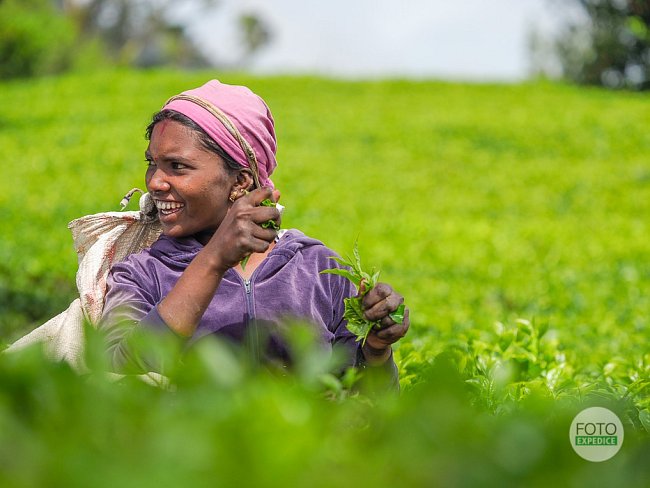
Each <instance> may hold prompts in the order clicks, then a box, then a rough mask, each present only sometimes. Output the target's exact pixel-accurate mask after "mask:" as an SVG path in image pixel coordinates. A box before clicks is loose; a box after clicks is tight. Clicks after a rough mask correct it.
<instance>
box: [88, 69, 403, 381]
mask: <svg viewBox="0 0 650 488" xmlns="http://www.w3.org/2000/svg"><path fill="white" fill-rule="evenodd" d="M147 137H148V139H149V146H148V148H147V150H146V153H145V155H146V160H147V163H148V166H147V172H146V185H147V190H148V191H149V194H150V196H151V198H152V200H153V202H154V203H155V207H156V209H157V214H158V219H159V221H160V223H161V226H162V230H163V235H162V236H161V237H160V238H159V239H158V240H157V241H156V242H155V243H154V244H153V245H152V246H151V247H150V248H147V249H145V250H143V251H141V252H139V253H137V254H132V255H131V256H129V257H128V258H127V259H126V260H125V261H123V262H120V263H117V264H115V265H114V266H113V267H112V269H111V271H110V274H109V277H108V280H107V294H106V302H105V307H104V312H103V316H102V320H101V323H100V326H101V328H102V329H104V330H105V331H106V333H107V337H108V342H109V348H110V352H111V356H112V359H113V363H114V365H115V367H116V368H117V369H123V368H128V367H129V366H133V365H142V361H143V360H142V358H140V357H138V355H137V353H136V352H135V350H134V348H133V346H132V342H131V341H130V339H131V338H132V337H134V336H137V335H138V334H139V333H146V332H147V331H149V330H156V331H166V332H168V333H170V334H173V335H175V336H177V337H179V338H181V340H184V341H188V342H189V344H191V343H193V342H195V341H197V340H199V339H200V338H202V337H205V336H208V335H216V336H218V337H221V338H224V339H229V340H232V341H234V342H236V343H241V342H243V341H244V340H245V338H250V337H251V336H253V337H255V340H256V342H259V343H260V344H262V347H261V348H258V349H259V350H261V353H260V357H259V359H260V360H261V361H263V362H272V363H278V362H279V363H280V364H282V365H290V364H291V362H292V358H291V354H290V351H289V350H288V348H287V347H286V344H285V343H284V340H283V337H282V334H281V333H280V332H279V331H280V328H281V327H280V326H281V324H283V323H287V319H299V320H301V321H305V322H307V323H309V324H311V325H312V326H313V327H314V328H315V330H316V332H317V333H316V334H315V336H316V337H318V338H319V340H320V341H321V342H322V343H323V345H325V346H327V347H329V348H330V349H331V350H339V351H340V353H339V354H340V355H341V356H342V357H343V358H344V364H343V366H372V367H379V368H378V369H379V370H385V371H387V372H389V373H390V377H391V379H392V383H393V384H394V385H396V384H397V370H396V367H395V364H394V362H393V359H392V348H391V344H393V343H394V342H396V341H397V340H399V339H400V338H401V337H403V336H404V335H405V334H406V331H407V330H408V326H409V321H408V312H407V313H406V314H405V317H404V320H403V322H402V323H396V322H395V321H394V320H393V319H392V318H391V317H390V314H391V313H392V312H394V311H395V310H396V309H397V308H398V307H399V306H400V305H401V303H402V301H403V299H402V297H401V296H400V295H399V294H397V293H396V292H394V291H393V290H392V288H391V287H390V286H388V285H386V284H380V285H378V286H376V287H375V288H373V289H372V290H371V291H370V292H368V293H367V294H366V295H365V296H364V298H363V312H364V315H365V316H366V318H367V319H368V320H371V321H377V322H379V323H380V325H381V328H380V329H378V330H374V331H373V332H372V333H371V334H370V335H369V336H368V337H367V339H366V341H365V343H364V344H363V345H362V344H359V343H358V342H356V341H355V336H354V334H352V333H351V332H350V331H349V330H348V329H347V327H346V320H345V318H344V299H345V298H348V297H350V296H352V295H354V293H355V290H354V288H353V287H352V286H351V284H350V282H349V281H348V280H346V279H345V278H344V277H342V276H338V275H335V274H322V273H321V272H322V271H324V270H326V269H329V268H331V267H333V266H338V265H337V264H336V262H335V261H333V260H332V259H330V258H331V257H332V256H335V253H334V252H333V251H331V250H330V249H328V248H327V247H325V246H324V245H323V244H322V243H321V242H319V241H317V240H315V239H311V238H309V237H307V236H305V235H304V234H303V233H302V232H300V231H298V230H296V229H290V230H286V231H285V230H281V231H277V230H275V229H274V228H273V227H276V226H272V227H270V228H269V226H267V225H262V224H264V223H266V222H268V221H272V222H275V223H276V224H278V225H277V227H278V228H279V222H280V212H279V210H278V209H277V208H275V207H274V206H267V205H266V204H263V202H265V203H266V202H267V201H271V202H277V200H278V199H279V197H280V193H279V191H278V190H276V189H274V185H273V182H272V181H271V179H270V175H271V173H272V172H273V170H274V168H275V167H276V160H275V150H276V139H275V130H274V122H273V118H272V116H271V113H270V111H269V109H268V107H267V106H266V104H265V103H264V101H263V100H262V99H261V98H259V97H258V96H257V95H255V94H254V93H253V92H251V91H250V90H249V89H248V88H245V87H241V86H231V85H226V84H223V83H220V82H218V81H216V80H213V81H210V82H208V83H207V84H205V85H204V86H202V87H200V88H197V89H195V90H190V91H188V92H184V93H182V94H181V95H178V96H176V97H173V98H172V99H170V100H169V101H168V102H167V104H166V105H165V106H164V107H163V109H162V110H161V111H160V112H158V113H157V114H156V115H155V116H154V118H153V120H152V122H151V124H150V125H149V127H148V128H147ZM244 259H248V264H247V266H246V268H245V269H243V268H242V266H241V264H240V263H241V262H242V260H244ZM398 320H399V319H398ZM138 367H140V366H138ZM146 367H147V368H150V367H151V366H146ZM375 369H377V368H375Z"/></svg>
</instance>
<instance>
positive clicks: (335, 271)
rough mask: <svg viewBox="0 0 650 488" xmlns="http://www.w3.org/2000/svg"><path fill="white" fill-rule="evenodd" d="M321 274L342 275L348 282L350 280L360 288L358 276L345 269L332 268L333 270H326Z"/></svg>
mask: <svg viewBox="0 0 650 488" xmlns="http://www.w3.org/2000/svg"><path fill="white" fill-rule="evenodd" d="M320 274H334V275H340V276H343V277H345V278H347V279H348V280H350V281H351V282H352V283H354V284H355V285H357V287H358V286H359V278H358V276H356V275H355V274H354V273H353V272H352V271H350V270H349V269H345V268H331V269H324V270H322V271H321V272H320Z"/></svg>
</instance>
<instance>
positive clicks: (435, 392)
mask: <svg viewBox="0 0 650 488" xmlns="http://www.w3.org/2000/svg"><path fill="white" fill-rule="evenodd" d="M89 332H91V331H89ZM298 344H302V345H301V346H298ZM510 344H512V342H510ZM155 347H156V348H158V350H159V352H160V353H161V354H163V355H165V354H167V353H166V352H164V351H168V352H171V353H172V355H171V356H170V358H171V357H173V354H174V353H173V352H172V350H173V349H174V347H173V346H172V347H169V348H167V347H165V345H164V344H160V343H158V342H157V343H156V344H155ZM294 351H295V352H296V354H297V355H298V356H299V357H300V359H299V362H301V364H302V366H301V367H300V368H299V369H297V370H296V371H295V372H290V371H284V372H282V373H281V374H278V372H277V371H275V372H271V371H270V370H267V369H264V368H262V369H260V368H259V367H252V366H251V363H250V362H248V361H247V360H246V358H245V355H242V354H240V352H236V351H233V350H231V349H230V348H229V347H228V346H226V345H225V344H223V343H221V342H217V341H212V340H205V341H200V342H199V343H197V344H196V346H195V347H194V348H193V349H192V350H191V351H189V352H188V353H187V354H186V355H184V356H183V360H182V361H181V362H180V363H179V362H177V361H176V360H174V359H170V360H169V361H168V362H167V364H168V365H170V366H171V365H177V367H176V366H174V367H170V368H168V370H167V371H166V373H168V374H169V378H170V380H171V383H170V385H171V386H169V385H168V386H167V387H165V388H160V387H155V386H151V385H149V384H147V383H145V382H143V381H141V380H140V379H138V377H137V376H124V377H121V378H117V377H115V376H112V375H110V374H108V373H107V370H106V362H105V358H104V356H103V351H102V345H101V340H98V338H97V337H96V336H95V335H94V334H92V333H91V334H90V347H89V350H88V363H89V364H90V365H92V369H91V371H90V372H88V373H86V374H84V375H77V374H76V373H75V372H73V371H71V370H70V369H69V368H68V367H67V365H66V364H64V363H60V364H57V363H51V362H49V361H47V360H45V359H44V358H43V357H42V355H41V354H40V351H39V348H38V347H35V348H32V349H28V350H25V351H22V352H19V353H13V354H0V385H1V386H0V484H1V485H2V486H6V487H14V486H16V487H18V486H70V487H74V486H95V487H104V486H106V487H113V486H125V487H130V486H133V487H136V486H137V487H148V486H151V487H154V486H156V487H158V486H215V484H218V485H237V486H242V485H245V486H280V485H283V486H287V485H288V486H305V485H307V484H308V485H309V486H323V487H330V486H352V485H354V486H366V485H367V486H371V485H374V486H378V487H382V486H386V487H388V486H395V485H408V486H423V485H424V486H438V485H443V486H477V485H480V486H504V485H510V486H512V485H526V486H548V485H550V484H558V485H561V486H585V485H588V484H592V483H596V482H598V484H605V485H619V484H622V485H624V486H631V487H635V486H643V483H644V480H645V481H647V476H648V475H649V474H650V472H649V471H648V470H649V469H650V468H648V464H647V457H648V455H649V454H650V437H649V436H648V435H647V433H646V434H644V433H643V431H638V430H636V429H634V428H630V425H629V419H627V418H626V417H625V415H624V413H625V411H624V409H623V408H622V405H621V404H620V403H617V402H616V401H609V400H607V401H604V402H603V400H602V399H600V398H597V397H595V396H593V395H592V394H590V393H588V392H586V394H585V396H584V398H583V399H576V398H573V399H571V400H570V401H565V400H567V399H561V398H560V399H555V400H552V399H550V398H548V397H546V396H544V395H543V394H537V393H536V392H532V393H531V395H529V396H528V397H527V398H526V399H525V401H522V402H521V403H519V404H518V405H517V406H516V408H512V409H510V410H509V411H507V412H504V411H502V412H501V413H500V414H498V415H495V414H494V413H492V412H489V411H487V410H486V409H485V405H483V404H476V403H475V402H474V401H473V399H475V398H476V396H475V395H474V394H473V393H472V388H471V387H468V384H467V381H464V378H463V374H461V372H459V370H458V369H457V367H456V366H455V363H454V361H450V360H449V358H448V357H446V356H445V355H443V356H441V357H440V358H439V360H437V361H436V362H435V364H434V365H433V366H432V367H431V368H427V369H426V370H424V371H422V375H421V378H420V381H419V383H418V384H417V385H416V386H415V387H413V388H410V389H408V391H405V392H404V393H402V394H401V395H400V396H397V395H395V394H387V393H386V394H382V393H374V394H371V395H366V394H362V393H359V392H356V393H355V392H352V391H351V390H349V389H348V391H350V392H351V393H350V395H348V396H345V397H340V396H332V395H331V393H332V391H333V390H337V389H339V388H340V386H334V387H332V386H331V383H330V381H331V380H332V377H330V379H329V380H325V381H324V380H323V372H324V368H325V365H326V363H327V361H324V360H323V358H320V359H319V358H318V355H314V354H313V349H311V348H310V347H309V345H308V344H307V343H305V341H304V338H303V339H300V340H297V341H294ZM513 357H514V356H513ZM310 362H311V363H312V364H311V366H307V363H310ZM595 401H597V402H598V404H599V405H605V406H607V407H609V408H611V409H613V410H614V411H615V412H617V413H618V414H619V416H621V418H623V422H624V425H625V429H626V433H625V443H624V445H623V448H622V449H621V451H620V452H619V453H618V454H617V455H616V456H615V457H614V458H612V459H611V460H609V461H607V462H604V463H589V462H587V461H584V460H583V459H581V458H579V457H578V456H577V455H576V454H575V453H574V452H573V450H572V449H571V446H570V444H569V439H568V429H569V425H570V422H571V420H572V418H573V416H574V415H575V414H576V413H577V412H578V411H579V410H580V409H581V408H583V407H585V406H587V405H591V404H593V403H594V402H595Z"/></svg>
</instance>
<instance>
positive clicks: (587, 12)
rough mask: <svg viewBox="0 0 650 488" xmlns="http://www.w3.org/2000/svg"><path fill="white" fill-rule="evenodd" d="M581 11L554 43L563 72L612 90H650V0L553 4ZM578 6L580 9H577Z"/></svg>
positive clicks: (577, 79)
mask: <svg viewBox="0 0 650 488" xmlns="http://www.w3.org/2000/svg"><path fill="white" fill-rule="evenodd" d="M553 3H555V4H556V5H560V4H561V7H560V8H564V9H568V10H569V12H571V9H574V10H578V12H579V15H575V12H573V14H574V15H567V17H568V18H574V19H578V20H572V21H570V22H567V24H566V25H565V26H564V29H563V30H562V31H561V32H560V33H559V34H558V37H557V39H556V40H555V42H554V51H555V54H556V55H557V57H558V59H559V61H560V63H561V65H562V70H563V74H564V76H565V77H566V78H567V79H569V80H572V81H575V82H578V83H581V84H589V85H604V86H608V87H611V88H630V89H635V90H647V89H650V56H648V53H650V30H649V27H650V4H649V3H648V2H647V1H639V0H574V1H571V2H553ZM576 7H577V9H576Z"/></svg>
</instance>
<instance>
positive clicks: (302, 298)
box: [100, 229, 398, 386]
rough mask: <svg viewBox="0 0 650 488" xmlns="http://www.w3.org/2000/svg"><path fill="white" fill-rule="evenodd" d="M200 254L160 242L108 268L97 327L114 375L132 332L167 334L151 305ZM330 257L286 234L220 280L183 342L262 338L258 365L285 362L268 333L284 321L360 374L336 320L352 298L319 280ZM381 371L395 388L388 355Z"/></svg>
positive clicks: (356, 354) (355, 353)
mask: <svg viewBox="0 0 650 488" xmlns="http://www.w3.org/2000/svg"><path fill="white" fill-rule="evenodd" d="M202 247H203V246H202V245H201V244H200V243H199V242H198V241H197V240H196V239H194V238H191V237H190V238H182V239H174V238H170V237H167V236H161V237H160V239H159V240H158V241H156V242H155V243H154V244H153V245H152V246H151V248H149V249H145V250H143V251H142V252H140V253H137V254H132V255H131V256H129V257H128V258H127V259H126V260H125V261H123V262H121V263H118V264H116V265H114V266H113V267H112V269H111V271H110V274H109V276H108V281H107V285H108V290H107V294H106V302H105V306H104V313H103V316H102V320H101V324H100V327H102V329H103V330H105V331H106V332H107V337H108V342H109V352H110V354H111V359H112V361H113V365H114V367H116V368H118V369H120V368H122V367H123V366H124V365H125V364H126V363H127V362H129V361H130V360H131V359H130V358H132V356H131V353H132V351H130V350H129V347H128V344H127V340H126V339H127V337H128V335H129V334H130V333H131V332H132V331H133V328H134V327H142V330H145V329H146V328H154V329H156V330H158V331H168V332H169V333H172V334H173V332H172V331H171V329H169V327H168V326H167V325H166V324H165V322H164V321H163V319H162V318H161V317H160V315H159V314H158V311H157V308H156V305H157V304H158V303H159V302H160V301H161V300H162V299H163V298H164V297H165V296H166V295H167V294H168V293H169V291H170V290H171V289H172V287H173V286H174V284H175V283H176V281H177V280H178V279H179V277H180V276H181V274H182V272H183V271H184V270H185V268H186V267H187V266H188V265H189V263H190V262H191V261H192V259H193V258H194V257H195V256H196V254H197V253H198V252H199V251H200V250H201V249H202ZM330 256H336V253H334V252H333V251H332V250H330V249H328V248H327V247H326V246H325V245H323V243H321V242H320V241H318V240H316V239H312V238H310V237H307V236H305V235H304V234H303V233H302V232H300V231H298V230H295V229H292V230H288V231H287V232H285V233H284V234H283V235H282V237H281V238H280V239H279V240H278V242H277V243H276V245H275V247H274V248H273V249H272V250H271V252H270V253H269V254H268V256H267V257H266V259H264V261H262V263H261V264H260V265H259V266H258V268H257V269H255V271H254V272H253V275H252V276H251V278H250V279H249V280H244V279H243V278H242V277H241V276H240V275H239V274H238V273H237V272H236V271H235V270H233V269H229V270H228V271H227V272H226V273H225V275H224V276H223V279H222V281H221V283H220V285H219V288H218V289H217V292H216V294H215V296H214V298H213V299H212V301H211V302H210V305H209V306H208V308H207V310H206V311H205V313H204V315H203V317H202V319H201V321H200V322H199V325H198V327H197V329H196V331H195V333H194V335H193V336H192V338H191V339H190V340H189V343H190V344H191V343H193V342H195V341H197V340H198V339H200V338H201V337H204V336H207V335H209V334H216V335H217V336H219V337H221V338H227V339H230V340H233V341H235V342H237V343H241V342H243V341H244V338H245V337H247V338H250V334H251V332H254V333H255V334H256V335H257V336H260V334H261V336H262V337H266V339H267V340H266V347H263V349H264V351H263V354H264V356H265V359H270V360H272V361H275V360H279V361H280V362H283V363H288V362H290V361H291V358H290V356H289V355H288V352H287V349H286V347H285V345H284V344H283V342H282V339H281V338H280V337H278V335H277V334H276V333H275V332H276V331H277V330H278V329H277V326H278V325H280V324H283V323H284V324H286V323H287V319H299V320H301V321H303V322H305V321H306V322H308V323H309V324H311V325H312V326H314V327H316V329H317V334H316V335H317V337H318V338H319V339H320V342H321V343H322V344H323V346H324V347H328V348H330V349H333V348H334V349H336V350H338V351H341V352H339V354H341V355H342V356H343V357H344V358H345V366H359V367H364V366H365V364H364V361H363V354H362V353H361V347H360V343H359V342H356V341H355V336H354V335H353V334H352V333H351V332H350V331H349V330H348V329H347V327H346V324H347V322H346V321H345V320H344V318H343V312H344V302H343V299H344V298H346V297H349V296H353V295H354V294H355V289H354V287H353V285H352V284H351V283H350V282H349V281H348V280H347V279H346V278H344V277H342V276H338V275H333V274H320V271H322V270H324V269H328V268H332V267H336V266H339V265H338V264H337V263H336V262H335V261H334V260H332V259H329V257H330ZM124 324H127V325H126V326H125V325H124ZM382 369H384V370H385V371H386V372H387V373H389V375H390V378H391V383H392V384H393V385H395V386H396V385H397V384H398V383H397V378H398V375H397V367H396V366H395V363H394V361H393V357H392V353H391V357H390V358H389V360H388V361H387V362H386V363H385V364H384V365H383V366H382Z"/></svg>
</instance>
